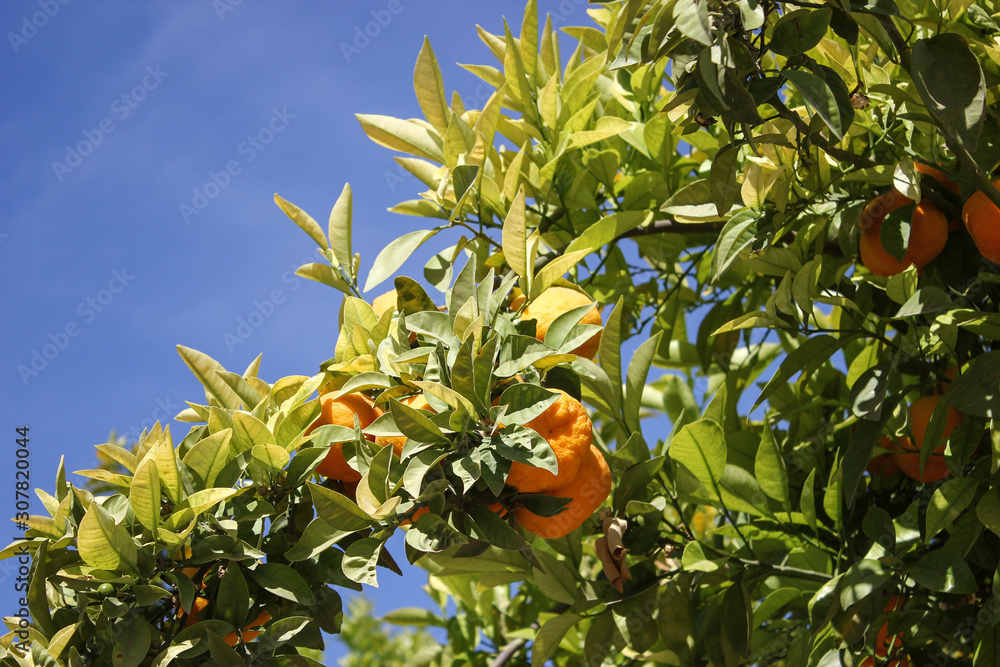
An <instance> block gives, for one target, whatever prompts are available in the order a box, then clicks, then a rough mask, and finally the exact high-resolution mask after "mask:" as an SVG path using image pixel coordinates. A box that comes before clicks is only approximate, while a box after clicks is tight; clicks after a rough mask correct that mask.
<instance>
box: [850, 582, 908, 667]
mask: <svg viewBox="0 0 1000 667" xmlns="http://www.w3.org/2000/svg"><path fill="white" fill-rule="evenodd" d="M903 604H905V601H904V600H903V599H902V598H900V597H899V596H898V595H893V596H892V597H891V598H889V603H888V604H887V605H886V606H885V609H883V611H887V612H888V611H897V610H899V609H902V608H903ZM892 645H893V646H892V648H893V650H894V652H895V650H898V649H899V646H900V635H896V636H894V637H893V638H892ZM888 653H889V623H888V622H886V623H884V624H883V625H882V627H881V628H879V631H878V635H877V636H876V638H875V655H877V656H878V657H879V658H885V657H886V656H887V655H888ZM888 665H889V667H910V660H909V659H908V658H901V659H899V660H892V661H890V662H889V663H888ZM861 667H875V658H874V657H870V656H869V657H867V658H865V659H864V660H863V661H862V662H861Z"/></svg>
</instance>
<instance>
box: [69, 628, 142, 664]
mask: <svg viewBox="0 0 1000 667" xmlns="http://www.w3.org/2000/svg"><path fill="white" fill-rule="evenodd" d="M119 627H121V626H119ZM127 627H128V631H127V632H121V633H117V632H116V633H115V635H116V637H117V639H116V641H115V648H114V652H113V653H112V659H113V664H114V667H138V666H139V665H141V664H143V662H144V661H145V659H146V654H147V653H149V647H150V645H151V644H152V640H151V638H150V634H149V625H148V624H147V623H146V620H145V619H144V618H142V617H139V618H133V622H132V623H130V624H129V625H128V626H127ZM116 629H118V628H116ZM51 650H52V644H51V643H50V644H49V651H51Z"/></svg>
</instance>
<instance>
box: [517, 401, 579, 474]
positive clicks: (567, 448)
mask: <svg viewBox="0 0 1000 667" xmlns="http://www.w3.org/2000/svg"><path fill="white" fill-rule="evenodd" d="M525 426H527V427H529V428H532V429H534V430H535V431H537V432H538V434H539V435H541V436H542V437H543V438H545V440H546V442H548V443H549V446H550V447H552V451H553V452H555V455H556V460H557V461H558V462H559V468H558V470H559V472H558V474H556V475H553V474H552V473H550V472H549V471H548V470H544V469H542V468H536V467H535V466H530V465H528V464H526V463H521V462H519V461H514V462H513V463H511V464H510V473H509V474H508V475H507V484H509V485H510V486H513V487H514V488H515V489H517V490H518V491H520V492H521V493H547V492H549V491H554V490H555V489H559V488H562V487H564V486H566V485H567V484H569V483H570V482H571V481H573V479H574V478H575V477H576V475H577V473H578V472H579V471H580V465H581V463H582V462H583V460H584V458H585V457H586V456H587V452H589V451H590V446H591V444H592V443H593V442H594V425H593V424H592V423H591V421H590V417H589V416H588V415H587V411H586V409H584V407H583V404H582V403H580V401H578V400H576V399H575V398H573V397H572V396H570V395H569V394H567V393H566V392H565V391H562V390H561V389H560V390H559V398H558V399H556V402H555V403H553V404H552V405H550V406H549V407H548V408H546V410H545V412H543V413H542V414H540V415H538V416H537V417H535V418H534V419H532V420H531V421H529V422H528V423H527V424H525Z"/></svg>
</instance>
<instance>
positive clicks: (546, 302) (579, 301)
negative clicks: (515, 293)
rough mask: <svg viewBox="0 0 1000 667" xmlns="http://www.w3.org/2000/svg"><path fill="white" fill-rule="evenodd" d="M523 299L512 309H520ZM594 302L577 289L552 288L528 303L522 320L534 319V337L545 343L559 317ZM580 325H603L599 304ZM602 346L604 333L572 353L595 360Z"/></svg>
mask: <svg viewBox="0 0 1000 667" xmlns="http://www.w3.org/2000/svg"><path fill="white" fill-rule="evenodd" d="M523 298H524V297H523V296H522V297H518V298H516V299H515V300H514V301H513V302H512V303H511V308H514V309H517V308H520V307H521V304H522V303H524V302H523V301H522V300H521V299H523ZM593 303H594V301H593V299H591V298H590V297H589V296H586V295H585V294H581V293H580V292H577V291H576V290H572V289H569V288H568V287H558V286H557V287H550V288H548V289H547V290H545V291H544V292H542V293H541V294H539V295H538V298H537V299H535V300H534V301H532V302H531V303H529V304H528V307H527V308H525V309H524V312H523V313H521V319H523V320H535V338H537V339H538V340H540V341H543V342H544V341H545V334H546V333H548V330H549V327H550V326H552V322H554V321H555V319H556V318H557V317H559V316H560V315H562V314H563V313H565V312H566V311H567V310H572V309H573V308H576V307H578V306H585V305H587V304H593ZM515 304H516V305H515ZM580 324H596V325H597V326H601V325H602V324H603V322H602V320H601V314H600V312H598V310H597V305H596V304H595V305H594V308H593V310H591V311H589V312H587V314H586V315H584V316H583V319H581V320H580ZM600 346H601V334H600V333H599V332H598V333H596V334H594V335H593V336H592V337H591V338H590V340H588V341H586V342H585V343H583V345H580V346H579V347H578V348H576V349H575V350H573V354H577V355H580V356H581V357H587V358H588V359H593V358H594V356H595V355H596V354H597V350H598V348H600Z"/></svg>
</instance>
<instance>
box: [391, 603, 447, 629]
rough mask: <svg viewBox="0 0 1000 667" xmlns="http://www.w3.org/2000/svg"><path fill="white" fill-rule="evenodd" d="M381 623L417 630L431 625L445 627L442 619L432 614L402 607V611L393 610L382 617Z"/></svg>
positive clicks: (417, 608)
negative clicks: (415, 628)
mask: <svg viewBox="0 0 1000 667" xmlns="http://www.w3.org/2000/svg"><path fill="white" fill-rule="evenodd" d="M382 621H383V622H384V623H391V624H393V625H401V626H404V627H417V628H425V627H427V626H431V625H436V626H444V625H445V622H444V619H442V618H440V617H439V616H436V615H435V614H434V612H432V611H430V610H428V609H423V608H421V607H403V608H402V609H393V610H392V611H390V612H389V613H388V614H386V615H385V616H383V617H382Z"/></svg>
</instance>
